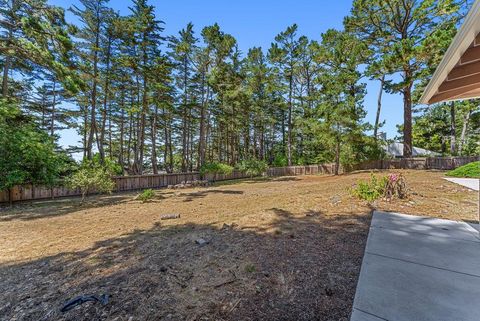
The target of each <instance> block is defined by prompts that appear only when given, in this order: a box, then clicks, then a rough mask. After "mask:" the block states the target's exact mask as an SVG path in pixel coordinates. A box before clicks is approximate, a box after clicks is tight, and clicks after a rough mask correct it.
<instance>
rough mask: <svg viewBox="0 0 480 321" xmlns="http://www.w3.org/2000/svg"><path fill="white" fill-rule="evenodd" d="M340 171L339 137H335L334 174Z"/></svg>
mask: <svg viewBox="0 0 480 321" xmlns="http://www.w3.org/2000/svg"><path fill="white" fill-rule="evenodd" d="M339 171H340V138H339V137H337V138H336V144H335V175H338V174H339Z"/></svg>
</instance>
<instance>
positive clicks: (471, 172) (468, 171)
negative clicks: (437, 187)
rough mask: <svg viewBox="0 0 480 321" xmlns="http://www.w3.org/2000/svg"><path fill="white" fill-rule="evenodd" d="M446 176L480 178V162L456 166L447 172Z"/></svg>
mask: <svg viewBox="0 0 480 321" xmlns="http://www.w3.org/2000/svg"><path fill="white" fill-rule="evenodd" d="M447 176H453V177H469V178H480V162H473V163H469V164H467V165H463V166H461V167H458V168H456V169H454V170H452V171H449V172H448V173H447Z"/></svg>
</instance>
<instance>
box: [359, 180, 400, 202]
mask: <svg viewBox="0 0 480 321" xmlns="http://www.w3.org/2000/svg"><path fill="white" fill-rule="evenodd" d="M351 192H352V194H353V195H354V196H356V197H358V198H360V199H362V200H365V201H368V202H373V201H375V200H377V199H378V198H380V197H384V198H385V199H386V200H391V199H393V198H395V197H396V198H400V199H402V198H406V197H407V187H406V184H405V178H404V176H403V175H402V174H399V173H391V174H388V175H386V176H382V177H380V178H378V177H377V176H375V175H373V173H372V174H371V176H370V180H369V181H359V182H358V183H357V184H356V185H355V186H354V187H353V188H352V190H351Z"/></svg>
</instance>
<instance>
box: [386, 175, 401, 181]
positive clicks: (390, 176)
mask: <svg viewBox="0 0 480 321" xmlns="http://www.w3.org/2000/svg"><path fill="white" fill-rule="evenodd" d="M399 178H400V175H399V174H389V175H388V180H389V181H390V182H396V181H398V179H399Z"/></svg>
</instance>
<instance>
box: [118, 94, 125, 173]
mask: <svg viewBox="0 0 480 321" xmlns="http://www.w3.org/2000/svg"><path fill="white" fill-rule="evenodd" d="M120 103H121V107H120V108H121V109H122V111H121V115H120V137H119V139H120V141H119V145H120V146H119V152H118V164H120V166H121V167H122V171H123V170H124V164H123V135H124V131H125V125H124V123H125V120H124V118H125V109H124V108H123V104H124V96H123V92H122V98H121V102H120Z"/></svg>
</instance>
